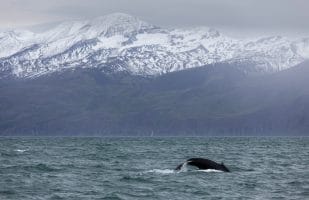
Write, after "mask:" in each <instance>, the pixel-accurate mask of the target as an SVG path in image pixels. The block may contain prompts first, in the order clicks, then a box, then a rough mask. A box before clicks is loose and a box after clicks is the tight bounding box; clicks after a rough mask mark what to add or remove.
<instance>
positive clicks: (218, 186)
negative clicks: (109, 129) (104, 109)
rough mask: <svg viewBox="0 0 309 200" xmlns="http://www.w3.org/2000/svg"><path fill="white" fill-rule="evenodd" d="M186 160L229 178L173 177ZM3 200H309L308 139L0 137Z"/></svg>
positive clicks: (190, 173) (194, 173) (187, 174)
mask: <svg viewBox="0 0 309 200" xmlns="http://www.w3.org/2000/svg"><path fill="white" fill-rule="evenodd" d="M191 157H203V158H208V159H211V160H214V161H217V162H224V164H225V165H226V166H227V167H228V168H229V169H230V170H231V173H225V172H218V171H213V170H208V171H207V170H206V171H197V170H190V169H189V170H183V171H181V172H176V171H174V168H175V167H176V166H177V165H178V164H180V163H182V162H184V161H185V160H186V159H189V158H191ZM0 199H1V200H11V199H12V200H17V199H18V200H32V199H35V200H37V199H40V200H41V199H42V200H45V199H46V200H49V199H50V200H52V199H53V200H56V199H69V200H71V199H72V200H79V199H83V200H84V199H134V200H135V199H164V200H165V199H182V200H183V199H190V200H192V199H263V200H264V199H300V200H305V199H309V138H308V137H303V138H296V137H291V138H278V137H264V138H253V137H250V138H246V137H222V138H220V137H218V138H176V137H175V138H173V137H171V138H155V137H149V138H78V137H77V138H73V137H71V138H70V137H68V138H61V137H55V138H52V137H48V138H27V137H19V138H8V137H0Z"/></svg>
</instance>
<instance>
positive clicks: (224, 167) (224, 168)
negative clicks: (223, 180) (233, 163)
mask: <svg viewBox="0 0 309 200" xmlns="http://www.w3.org/2000/svg"><path fill="white" fill-rule="evenodd" d="M221 166H222V169H223V171H225V172H230V170H229V169H228V168H227V167H226V166H225V165H224V163H223V162H221Z"/></svg>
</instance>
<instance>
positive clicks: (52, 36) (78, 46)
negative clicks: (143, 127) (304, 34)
mask: <svg viewBox="0 0 309 200" xmlns="http://www.w3.org/2000/svg"><path fill="white" fill-rule="evenodd" d="M0 47H1V50H0V78H1V77H7V76H15V77H22V78H25V77H26V78H27V77H38V76H41V75H45V74H50V73H53V72H56V71H63V70H66V69H75V68H81V67H83V68H91V69H92V68H98V69H100V70H103V71H105V72H109V73H113V72H120V71H122V72H123V71H125V72H129V73H131V74H134V75H143V76H149V75H159V74H164V73H168V72H174V71H179V70H183V69H188V68H193V67H198V66H204V65H208V64H215V63H236V64H239V65H240V66H246V68H244V69H242V71H244V72H246V73H250V72H263V73H269V72H277V71H281V70H284V69H287V68H290V67H293V66H295V65H297V64H299V63H301V62H303V61H304V60H305V59H307V58H309V38H294V39H289V38H285V37H281V36H272V37H269V36H267V37H263V36H261V37H259V38H252V39H236V38H231V37H228V36H225V35H224V34H222V33H220V32H218V31H216V30H214V29H210V28H193V29H164V28H159V27H156V26H153V25H150V24H148V23H146V22H144V21H141V20H139V19H137V18H135V17H133V16H130V15H126V14H121V13H115V14H111V15H107V16H103V17H99V18H95V19H93V20H85V21H68V22H64V23H61V24H59V25H58V26H56V27H55V28H53V29H51V30H49V31H46V32H44V33H39V34H36V33H31V32H29V31H9V32H4V33H0ZM110 66H112V68H110Z"/></svg>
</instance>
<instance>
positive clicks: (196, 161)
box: [175, 158, 230, 172]
mask: <svg viewBox="0 0 309 200" xmlns="http://www.w3.org/2000/svg"><path fill="white" fill-rule="evenodd" d="M184 165H191V166H195V167H197V168H198V169H215V170H220V171H223V172H230V170H229V169H228V168H227V167H226V166H225V165H224V164H223V163H221V164H219V163H216V162H214V161H212V160H208V159H205V158H190V159H188V160H187V161H186V162H184V163H182V164H180V165H178V166H177V167H176V169H175V170H181V168H182V167H183V166H184Z"/></svg>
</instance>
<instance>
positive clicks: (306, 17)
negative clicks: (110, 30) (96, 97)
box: [0, 0, 309, 33]
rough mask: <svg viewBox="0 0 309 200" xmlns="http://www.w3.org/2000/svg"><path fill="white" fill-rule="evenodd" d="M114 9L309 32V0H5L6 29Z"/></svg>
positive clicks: (2, 24) (181, 23) (153, 19)
mask: <svg viewBox="0 0 309 200" xmlns="http://www.w3.org/2000/svg"><path fill="white" fill-rule="evenodd" d="M113 12H123V13H127V14H131V15H134V16H137V17H139V18H140V19H143V20H144V21H147V22H150V23H152V24H155V25H158V26H163V27H186V26H190V27H192V26H201V25H202V26H211V27H227V28H231V29H234V30H267V31H276V30H280V31H294V32H303V33H308V32H309V0H0V28H1V29H5V28H14V27H24V26H29V25H34V24H41V23H49V22H55V21H62V20H70V19H85V18H93V17H96V16H101V15H106V14H109V13H113Z"/></svg>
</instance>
